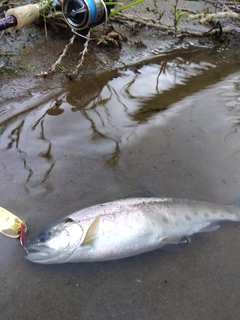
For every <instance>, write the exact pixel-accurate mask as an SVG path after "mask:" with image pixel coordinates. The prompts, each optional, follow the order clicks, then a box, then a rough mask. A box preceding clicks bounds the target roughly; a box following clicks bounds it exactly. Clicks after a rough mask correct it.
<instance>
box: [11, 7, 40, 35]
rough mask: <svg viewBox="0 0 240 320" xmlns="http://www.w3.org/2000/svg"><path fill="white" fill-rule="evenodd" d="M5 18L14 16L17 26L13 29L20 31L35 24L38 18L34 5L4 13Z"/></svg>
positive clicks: (37, 11)
mask: <svg viewBox="0 0 240 320" xmlns="http://www.w3.org/2000/svg"><path fill="white" fill-rule="evenodd" d="M6 16H14V17H15V18H16V19H17V25H16V26H15V27H13V29H15V30H20V29H21V28H22V27H24V26H26V25H28V24H31V23H33V22H35V21H36V20H37V19H38V17H39V10H38V8H37V6H36V5H34V4H27V5H25V6H22V7H17V8H12V9H9V10H8V11H7V12H6Z"/></svg>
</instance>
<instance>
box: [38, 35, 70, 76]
mask: <svg viewBox="0 0 240 320" xmlns="http://www.w3.org/2000/svg"><path fill="white" fill-rule="evenodd" d="M75 37H76V36H75V34H74V35H73V36H72V38H71V39H70V41H69V43H68V44H67V45H66V46H65V48H64V50H63V52H62V54H61V55H60V57H59V58H58V60H57V61H56V62H55V63H54V64H53V65H52V66H51V67H50V68H49V69H48V70H47V71H41V72H40V73H39V74H36V75H35V76H48V75H49V74H50V73H51V72H53V71H55V70H56V68H57V67H59V65H60V64H61V61H62V58H63V57H64V56H65V55H66V53H67V51H68V48H69V47H70V46H71V45H72V44H73V42H74V40H75Z"/></svg>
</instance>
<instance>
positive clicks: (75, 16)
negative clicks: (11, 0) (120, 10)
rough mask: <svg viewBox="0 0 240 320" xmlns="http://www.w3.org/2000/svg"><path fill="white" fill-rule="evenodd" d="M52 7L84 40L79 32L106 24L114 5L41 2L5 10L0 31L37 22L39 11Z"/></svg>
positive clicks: (97, 0)
mask: <svg viewBox="0 0 240 320" xmlns="http://www.w3.org/2000/svg"><path fill="white" fill-rule="evenodd" d="M50 4H51V5H52V6H54V7H55V8H56V10H61V11H62V15H63V17H64V19H65V21H66V23H67V24H68V26H69V27H70V28H71V30H72V32H74V33H76V34H77V35H79V36H81V37H84V38H86V36H84V35H82V34H81V30H85V29H90V28H93V27H96V26H98V25H100V24H104V28H105V26H106V24H107V18H108V15H109V13H110V10H111V8H112V7H114V5H108V4H105V2H104V0H59V1H56V0H54V1H52V2H50V3H49V1H45V2H44V1H43V2H41V3H39V4H27V5H24V6H21V7H16V8H11V9H9V10H7V12H6V14H5V17H4V18H3V19H0V31H3V30H6V29H8V28H14V30H20V29H21V28H23V27H24V26H26V25H29V24H31V23H33V22H35V21H37V20H38V18H39V16H40V14H41V11H43V10H44V9H46V8H47V6H49V5H50Z"/></svg>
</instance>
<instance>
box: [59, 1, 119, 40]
mask: <svg viewBox="0 0 240 320" xmlns="http://www.w3.org/2000/svg"><path fill="white" fill-rule="evenodd" d="M112 7H113V5H106V4H105V2H104V1H103V0H62V13H63V16H64V19H65V20H66V22H67V24H68V25H69V26H70V27H71V29H72V31H73V32H74V33H77V34H78V35H79V36H82V37H84V38H86V37H85V36H84V35H83V34H81V33H79V32H78V31H81V30H85V29H88V30H89V29H90V28H93V27H96V26H98V25H100V24H102V23H104V25H105V26H106V23H107V17H108V15H109V13H110V10H111V8H112Z"/></svg>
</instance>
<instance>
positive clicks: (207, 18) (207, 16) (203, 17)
mask: <svg viewBox="0 0 240 320" xmlns="http://www.w3.org/2000/svg"><path fill="white" fill-rule="evenodd" d="M224 18H231V19H240V14H238V13H236V12H233V11H231V10H230V9H228V8H227V9H226V11H225V12H217V13H201V14H190V15H189V16H188V19H187V21H192V20H198V21H199V22H200V23H202V24H203V23H206V22H211V21H212V20H214V19H224Z"/></svg>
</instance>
